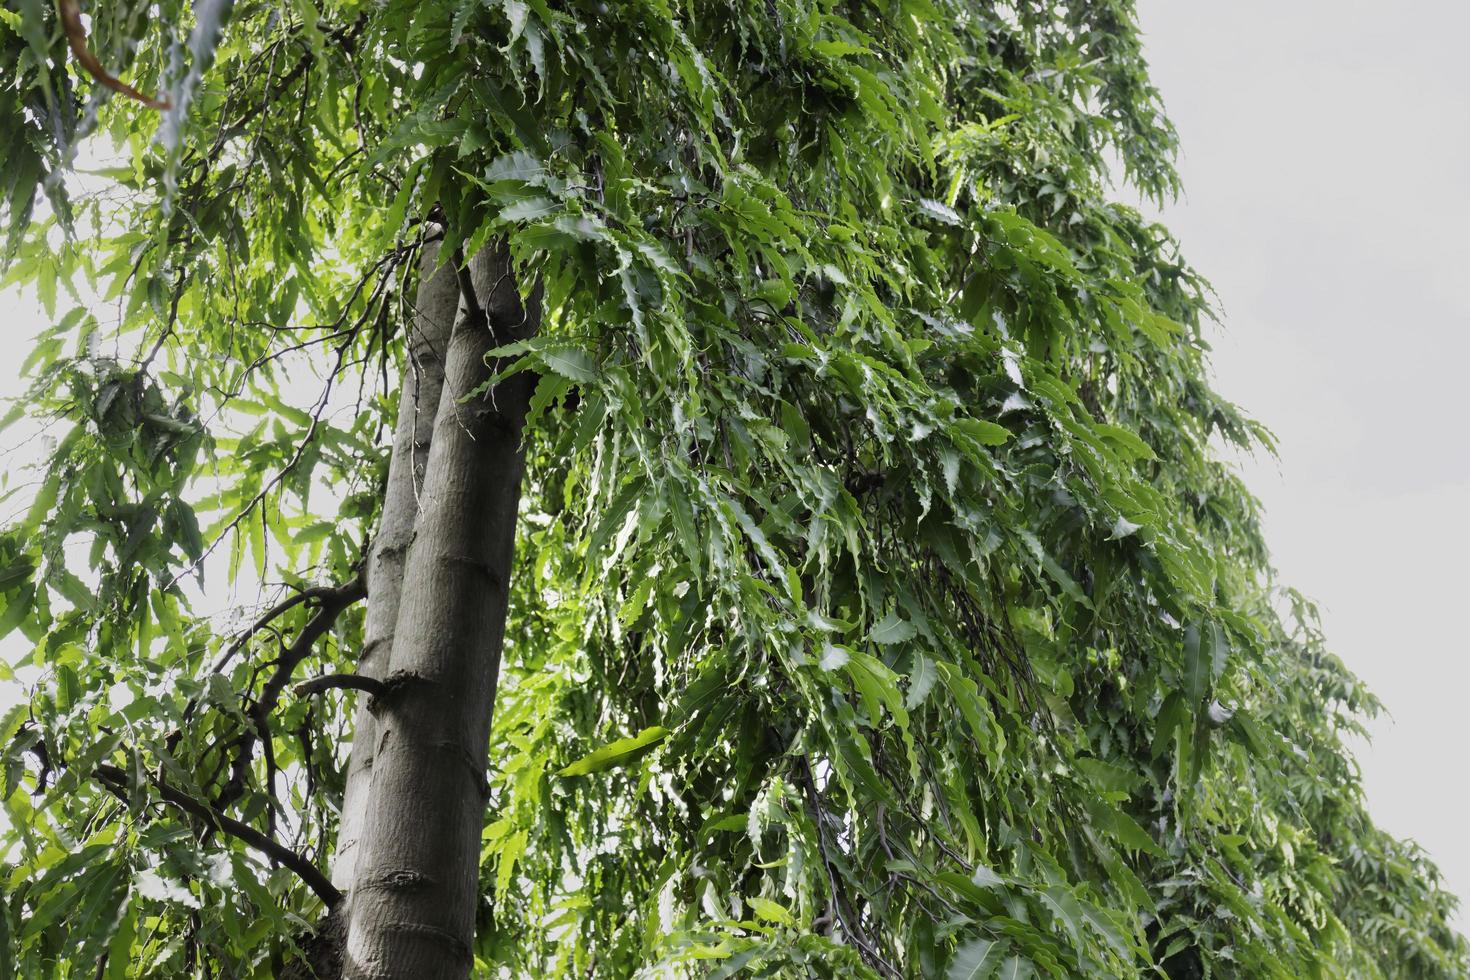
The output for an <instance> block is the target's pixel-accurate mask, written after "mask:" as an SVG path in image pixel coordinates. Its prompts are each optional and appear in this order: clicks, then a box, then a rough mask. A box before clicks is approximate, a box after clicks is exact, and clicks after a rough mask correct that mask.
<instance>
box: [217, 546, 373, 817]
mask: <svg viewBox="0 0 1470 980" xmlns="http://www.w3.org/2000/svg"><path fill="white" fill-rule="evenodd" d="M366 595H367V588H366V585H365V583H364V581H363V577H362V575H361V574H359V575H357V576H356V577H355V578H353V580H352V581H351V582H348V583H347V584H346V585H342V586H339V587H337V588H335V589H329V590H326V591H324V592H323V593H322V594H320V595H319V596H318V601H319V602H320V605H319V606H318V608H317V611H316V615H314V616H312V617H311V619H309V620H308V621H307V623H306V625H305V626H303V627H302V628H301V632H300V633H299V634H297V636H296V640H295V642H293V643H292V644H291V645H290V646H289V647H286V648H285V649H284V650H282V651H281V656H280V657H279V658H278V659H277V660H276V669H275V670H273V671H272V672H271V676H270V678H269V679H268V680H267V681H266V682H265V686H263V687H262V688H261V690H260V698H259V700H257V701H256V702H255V704H254V705H252V706H251V708H250V712H249V716H250V728H249V730H247V731H246V732H245V733H244V734H243V735H242V737H241V745H240V750H239V752H238V753H237V754H236V755H235V761H234V764H233V765H232V766H231V767H230V778H229V781H228V782H227V783H225V785H224V787H223V788H222V789H221V790H220V792H219V795H218V796H217V797H216V798H215V805H216V806H220V807H224V806H228V805H229V804H231V803H233V802H235V801H236V800H238V799H239V798H240V796H241V795H242V794H243V793H244V792H245V776H246V773H247V771H248V770H249V768H250V762H251V760H252V759H253V758H254V757H255V743H256V742H257V741H259V740H260V739H268V738H270V737H271V734H270V715H271V712H272V711H274V710H275V708H276V705H277V704H279V703H280V700H281V692H283V691H284V690H285V689H286V685H287V684H289V683H291V675H292V674H293V673H295V671H296V668H297V666H298V665H300V663H301V661H303V660H305V659H306V658H307V656H308V655H309V654H310V653H311V651H312V648H313V647H314V646H315V645H316V641H317V640H319V639H321V638H322V637H323V636H324V635H326V633H327V632H328V631H329V630H331V628H332V627H333V626H334V625H335V624H336V622H337V617H338V616H340V615H341V614H342V611H343V610H344V609H346V608H347V607H348V606H351V605H352V604H353V603H355V602H357V601H358V600H359V599H362V598H363V597H364V596H366Z"/></svg>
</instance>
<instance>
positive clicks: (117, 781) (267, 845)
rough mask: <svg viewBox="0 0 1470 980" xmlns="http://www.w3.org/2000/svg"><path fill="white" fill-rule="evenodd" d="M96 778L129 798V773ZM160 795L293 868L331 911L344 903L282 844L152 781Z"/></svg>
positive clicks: (99, 773)
mask: <svg viewBox="0 0 1470 980" xmlns="http://www.w3.org/2000/svg"><path fill="white" fill-rule="evenodd" d="M94 775H95V776H96V777H97V779H98V780H99V781H100V782H102V783H103V785H105V786H106V787H107V788H108V789H109V790H111V791H112V792H113V793H118V794H123V795H125V794H126V790H127V787H128V777H127V774H126V773H125V772H123V771H122V770H121V769H119V768H118V767H117V766H98V767H97V769H96V771H95V772H94ZM152 784H153V786H154V788H156V789H157V790H158V795H159V796H161V797H163V799H164V801H165V802H167V803H171V804H173V805H174V806H176V807H178V808H179V809H180V810H183V811H184V812H185V813H188V814H189V815H190V816H193V817H197V818H199V819H200V820H203V821H204V822H205V823H207V824H209V825H210V826H211V827H213V828H214V829H216V830H218V831H220V832H221V833H224V834H228V835H229V836H231V837H233V838H235V839H236V840H238V841H240V842H241V843H243V844H246V845H248V846H250V847H253V848H255V849H256V850H257V851H260V852H261V853H262V854H264V855H266V856H267V857H269V858H271V859H272V860H274V861H277V862H279V863H280V864H281V865H282V866H283V867H285V868H289V869H290V870H291V871H293V872H294V873H295V874H296V876H297V877H298V878H300V879H301V880H302V881H303V882H304V883H305V884H306V886H307V887H308V888H310V889H311V890H312V891H313V892H315V893H316V895H317V897H318V898H320V899H321V900H322V901H323V902H325V903H326V905H327V907H328V908H335V907H336V905H337V903H338V902H340V901H341V900H342V893H341V892H340V891H338V890H337V889H336V887H335V886H333V884H332V882H331V881H330V880H328V878H327V876H326V875H325V874H323V873H322V871H321V869H319V868H318V867H317V866H316V865H315V864H312V863H311V862H310V861H308V860H307V859H306V858H305V857H303V856H302V855H300V854H298V853H297V852H295V851H293V850H291V849H290V848H289V847H286V846H285V845H284V844H280V843H278V842H276V841H274V840H272V839H271V838H270V837H267V836H266V835H265V834H263V833H261V832H260V831H258V830H256V829H255V828H254V827H252V826H250V825H249V824H246V823H241V822H240V821H239V820H236V819H234V818H233V817H227V816H225V815H224V814H223V813H220V812H219V811H218V810H215V809H214V808H213V807H211V806H208V805H207V804H205V803H201V802H200V801H199V800H196V799H194V798H193V797H192V796H189V795H188V794H186V793H181V792H180V791H179V790H177V789H174V788H173V787H172V786H169V785H168V784H167V783H165V782H163V781H162V780H159V779H154V780H152Z"/></svg>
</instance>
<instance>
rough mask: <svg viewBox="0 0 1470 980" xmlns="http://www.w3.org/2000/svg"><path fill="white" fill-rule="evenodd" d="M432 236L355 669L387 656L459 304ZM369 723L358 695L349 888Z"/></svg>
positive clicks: (368, 771) (346, 865)
mask: <svg viewBox="0 0 1470 980" xmlns="http://www.w3.org/2000/svg"><path fill="white" fill-rule="evenodd" d="M438 258H439V245H438V243H430V244H429V245H426V246H425V247H424V250H423V254H422V256H421V257H420V259H419V289H418V297H417V302H416V309H415V311H414V318H413V323H412V326H411V329H410V333H409V336H408V337H407V338H406V340H405V343H404V361H403V378H402V381H401V382H400V384H399V393H398V423H397V426H396V428H395V429H394V432H393V455H392V456H391V457H390V459H389V461H388V487H387V491H386V493H385V494H384V496H383V512H382V516H381V517H380V518H379V520H378V530H377V534H376V535H375V536H374V538H373V547H372V553H371V554H370V555H369V557H368V566H367V585H368V607H367V620H366V622H365V623H364V624H363V647H362V656H361V657H360V658H359V660H358V662H357V669H356V673H358V674H360V675H363V676H366V677H371V678H378V677H381V676H382V675H383V674H384V673H385V672H386V670H385V665H386V664H387V663H388V662H389V660H390V658H391V651H392V649H393V634H394V631H395V627H396V626H397V624H398V603H399V597H400V595H401V594H402V590H403V566H404V561H405V559H406V558H407V556H408V546H409V544H410V543H412V541H413V533H414V523H415V521H416V520H417V518H418V513H419V491H420V488H421V487H422V486H423V482H424V466H425V464H426V463H427V461H428V458H429V446H430V445H431V444H432V442H433V436H434V418H435V416H436V415H437V414H438V411H439V397H440V393H441V390H442V389H443V387H444V352H445V350H446V348H447V347H448V346H449V334H450V331H451V330H452V329H453V327H454V320H455V313H456V311H457V310H458V308H459V282H458V280H457V278H456V277H455V271H454V267H453V266H452V265H445V266H444V267H443V268H441V269H438V271H437V272H436V271H435V265H436V263H437V262H438ZM375 736H376V727H375V724H374V719H373V714H372V712H371V711H370V710H369V709H368V699H367V698H366V697H361V698H359V700H358V707H357V715H356V720H355V723H354V725H353V736H352V755H351V757H350V759H349V761H348V764H347V787H346V791H345V793H344V795H343V798H342V819H341V821H340V823H339V824H338V829H337V849H336V852H335V853H334V854H333V856H332V884H334V885H336V886H337V889H338V890H339V891H341V892H343V893H346V894H348V895H349V898H350V893H351V891H352V879H353V876H354V874H355V872H356V870H357V850H358V848H357V845H358V841H359V838H360V837H361V836H362V826H363V822H364V816H365V815H366V813H367V800H368V787H369V785H370V783H371V781H372V772H373V743H374V741H375Z"/></svg>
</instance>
